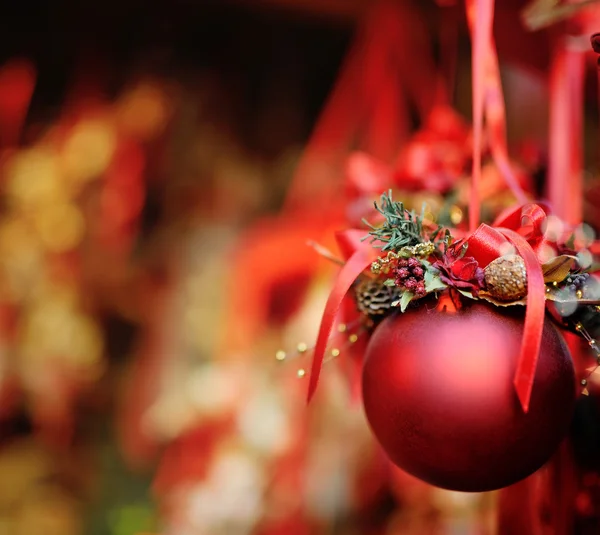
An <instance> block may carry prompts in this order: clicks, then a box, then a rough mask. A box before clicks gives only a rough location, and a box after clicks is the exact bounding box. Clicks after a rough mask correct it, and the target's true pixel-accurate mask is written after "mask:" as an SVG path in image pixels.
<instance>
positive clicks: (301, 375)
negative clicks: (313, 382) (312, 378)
mask: <svg viewBox="0 0 600 535" xmlns="http://www.w3.org/2000/svg"><path fill="white" fill-rule="evenodd" d="M296 375H297V376H298V377H299V378H300V379H302V377H304V376H305V375H306V370H305V369H303V368H300V369H299V370H298V371H297V372H296Z"/></svg>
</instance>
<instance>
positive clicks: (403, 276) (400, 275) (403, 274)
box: [396, 268, 410, 280]
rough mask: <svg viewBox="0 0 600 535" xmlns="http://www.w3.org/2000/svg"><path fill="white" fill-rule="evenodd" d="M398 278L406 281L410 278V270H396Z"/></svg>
mask: <svg viewBox="0 0 600 535" xmlns="http://www.w3.org/2000/svg"><path fill="white" fill-rule="evenodd" d="M396 276H397V277H398V279H401V280H402V279H406V278H408V277H410V271H408V269H406V268H400V269H398V270H396Z"/></svg>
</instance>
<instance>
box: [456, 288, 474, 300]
mask: <svg viewBox="0 0 600 535" xmlns="http://www.w3.org/2000/svg"><path fill="white" fill-rule="evenodd" d="M457 290H458V293H460V294H461V295H464V296H465V297H468V298H469V299H475V297H474V296H473V294H472V293H471V292H467V290H461V289H460V288H457Z"/></svg>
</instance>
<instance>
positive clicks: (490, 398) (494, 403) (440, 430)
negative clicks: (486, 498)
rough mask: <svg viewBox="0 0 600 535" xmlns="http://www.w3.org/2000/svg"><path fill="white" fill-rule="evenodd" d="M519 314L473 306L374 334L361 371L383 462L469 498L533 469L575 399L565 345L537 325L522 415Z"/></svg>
mask: <svg viewBox="0 0 600 535" xmlns="http://www.w3.org/2000/svg"><path fill="white" fill-rule="evenodd" d="M523 316H524V309H523V308H522V307H519V306H516V307H515V306H513V307H507V308H499V307H493V306H489V305H486V304H481V303H478V302H474V303H473V304H465V305H464V306H463V307H462V308H461V309H460V310H458V311H455V312H446V311H440V310H437V309H436V310H428V309H427V307H426V306H421V307H419V308H417V309H413V310H407V311H406V312H405V313H403V314H393V315H391V316H389V317H387V318H386V319H384V320H383V321H382V323H381V324H380V325H379V326H378V327H377V328H376V329H375V331H374V333H373V335H372V337H371V339H370V341H369V345H368V348H367V352H366V356H365V363H364V369H363V400H364V407H365V412H366V415H367V419H368V421H369V423H370V425H371V428H372V430H373V432H374V434H375V436H376V437H377V439H378V440H379V442H380V443H381V445H382V446H383V449H384V450H385V451H386V452H387V454H388V456H389V457H390V459H391V460H392V461H393V462H394V463H395V464H397V465H398V466H399V467H400V468H402V469H404V470H405V471H406V472H409V473H410V474H412V475H414V476H416V477H418V478H420V479H422V480H424V481H426V482H428V483H431V484H432V485H436V486H438V487H442V488H446V489H451V490H457V491H463V492H479V491H488V490H494V489H498V488H501V487H505V486H507V485H511V484H513V483H515V482H517V481H519V480H521V479H523V478H525V477H526V476H528V475H530V474H532V473H533V472H535V471H536V470H537V469H538V468H540V467H541V466H542V465H543V464H544V463H545V462H546V461H547V460H548V459H549V458H550V456H551V455H552V454H553V452H554V451H555V450H556V448H557V446H558V445H559V443H560V441H561V440H562V439H563V437H564V436H565V434H566V433H567V430H568V427H569V423H570V421H571V416H572V412H573V407H574V403H575V389H576V388H575V372H574V368H573V363H572V361H571V357H570V355H569V352H568V349H567V347H566V345H565V343H564V341H563V339H562V337H561V336H560V335H559V333H558V332H557V330H556V329H555V327H554V326H553V325H552V324H551V323H550V321H549V320H546V322H545V325H544V330H543V336H542V345H541V349H540V356H539V361H538V365H537V371H536V375H535V382H534V388H533V394H532V397H531V403H530V406H529V411H528V412H527V413H524V412H523V409H522V408H521V405H520V403H519V400H518V398H517V395H516V392H515V389H514V386H513V379H514V374H515V369H516V366H517V360H518V357H519V351H520V347H521V339H522V336H523Z"/></svg>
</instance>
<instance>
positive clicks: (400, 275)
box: [395, 256, 427, 297]
mask: <svg viewBox="0 0 600 535" xmlns="http://www.w3.org/2000/svg"><path fill="white" fill-rule="evenodd" d="M395 275H396V286H398V287H400V288H402V289H404V290H407V291H409V292H412V293H414V294H415V295H416V296H418V297H423V296H424V295H425V294H426V293H427V292H426V291H425V268H424V267H423V264H422V262H421V261H420V260H419V259H418V258H415V257H414V256H413V257H411V258H408V259H407V258H399V259H398V263H397V266H396V270H395Z"/></svg>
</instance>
